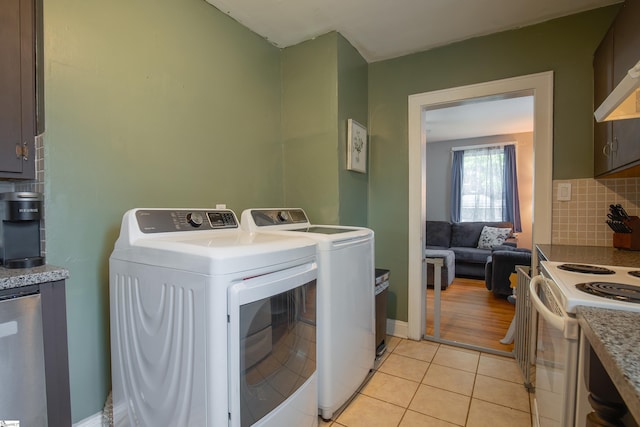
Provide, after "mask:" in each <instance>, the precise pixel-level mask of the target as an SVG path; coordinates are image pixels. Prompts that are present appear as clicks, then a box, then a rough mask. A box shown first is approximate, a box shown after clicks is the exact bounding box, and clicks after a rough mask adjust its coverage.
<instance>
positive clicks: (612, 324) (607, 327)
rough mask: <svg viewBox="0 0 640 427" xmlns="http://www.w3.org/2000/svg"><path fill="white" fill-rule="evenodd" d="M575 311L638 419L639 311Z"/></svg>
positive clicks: (639, 386) (639, 416) (611, 376)
mask: <svg viewBox="0 0 640 427" xmlns="http://www.w3.org/2000/svg"><path fill="white" fill-rule="evenodd" d="M576 314H577V319H578V322H579V323H580V327H581V328H582V331H583V332H584V335H585V337H586V338H587V339H588V340H589V343H590V344H591V347H592V348H593V350H594V352H595V353H596V355H597V356H598V358H599V359H600V362H601V363H602V365H603V366H604V368H605V370H606V371H607V373H608V374H609V377H610V378H611V381H612V382H613V384H615V386H616V388H617V389H618V392H619V393H620V396H622V398H623V399H624V401H625V403H626V405H627V408H628V409H629V412H630V413H631V415H632V416H633V418H635V419H636V420H640V352H639V351H638V348H640V330H639V329H638V325H639V324H640V313H635V312H630V311H622V310H609V309H604V308H593V307H582V306H580V307H578V309H577V311H576Z"/></svg>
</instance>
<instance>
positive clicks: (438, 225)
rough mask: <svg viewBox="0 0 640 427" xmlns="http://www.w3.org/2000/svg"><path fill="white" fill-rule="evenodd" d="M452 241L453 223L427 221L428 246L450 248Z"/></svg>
mask: <svg viewBox="0 0 640 427" xmlns="http://www.w3.org/2000/svg"><path fill="white" fill-rule="evenodd" d="M450 243H451V223H449V222H447V221H427V244H426V245H427V246H441V247H444V248H448V247H449V245H450Z"/></svg>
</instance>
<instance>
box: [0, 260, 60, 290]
mask: <svg viewBox="0 0 640 427" xmlns="http://www.w3.org/2000/svg"><path fill="white" fill-rule="evenodd" d="M68 277H69V271H68V270H67V269H66V268H63V267H57V266H55V265H51V264H45V265H41V266H39V267H32V268H2V267H0V290H4V289H13V288H19V287H22V286H29V285H38V284H40V283H47V282H55V281H58V280H65V279H67V278H68Z"/></svg>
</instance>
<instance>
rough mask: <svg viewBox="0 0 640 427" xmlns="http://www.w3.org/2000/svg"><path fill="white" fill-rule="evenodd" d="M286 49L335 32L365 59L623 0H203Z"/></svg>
mask: <svg viewBox="0 0 640 427" xmlns="http://www.w3.org/2000/svg"><path fill="white" fill-rule="evenodd" d="M206 1H207V2H208V3H210V4H212V5H213V6H215V7H216V8H218V9H220V10H221V11H222V12H223V13H226V14H228V15H230V16H231V17H232V18H234V19H235V20H236V21H238V22H240V23H241V24H242V25H244V26H246V27H248V28H249V29H251V30H252V31H254V32H255V33H257V34H259V35H260V36H262V37H264V38H265V39H267V40H268V41H270V42H271V43H273V44H274V45H275V46H278V47H281V48H285V47H287V46H292V45H295V44H298V43H300V42H303V41H306V40H309V39H312V38H314V37H317V36H320V35H322V34H326V33H328V32H330V31H338V32H339V33H340V34H342V35H343V36H344V37H346V39H347V40H349V42H350V43H351V44H352V45H353V46H354V47H355V48H356V49H357V50H358V51H359V52H360V54H361V55H362V57H363V58H364V59H366V60H367V61H368V62H375V61H380V60H384V59H389V58H395V57H398V56H403V55H407V54H410V53H415V52H420V51H424V50H428V49H431V48H434V47H437V46H443V45H446V44H449V43H453V42H456V41H460V40H465V39H469V38H472V37H477V36H482V35H486V34H491V33H495V32H498V31H504V30H510V29H514V28H518V27H523V26H527V25H531V24H535V23H538V22H543V21H547V20H549V19H553V18H558V17H561V16H565V15H570V14H573V13H577V12H582V11H585V10H589V9H595V8H598V7H602V6H606V5H609V4H613V3H619V2H620V1H621V0H397V1H393V0H206Z"/></svg>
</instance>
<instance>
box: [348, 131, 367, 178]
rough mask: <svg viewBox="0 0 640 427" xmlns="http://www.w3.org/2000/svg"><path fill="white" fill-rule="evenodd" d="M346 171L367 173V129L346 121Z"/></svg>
mask: <svg viewBox="0 0 640 427" xmlns="http://www.w3.org/2000/svg"><path fill="white" fill-rule="evenodd" d="M347 169H348V170H351V171H355V172H360V173H367V128H365V127H364V126H362V125H361V124H360V123H358V122H356V121H355V120H353V119H349V120H347Z"/></svg>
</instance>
